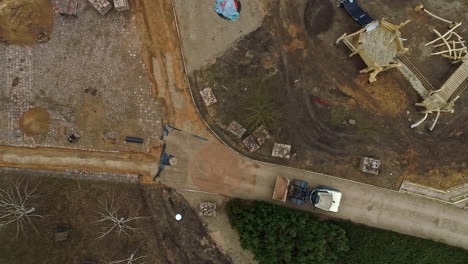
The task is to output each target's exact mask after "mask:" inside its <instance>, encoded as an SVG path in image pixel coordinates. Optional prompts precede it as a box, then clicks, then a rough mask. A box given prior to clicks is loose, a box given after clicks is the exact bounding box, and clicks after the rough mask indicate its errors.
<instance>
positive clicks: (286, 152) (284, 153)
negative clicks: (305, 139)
mask: <svg viewBox="0 0 468 264" xmlns="http://www.w3.org/2000/svg"><path fill="white" fill-rule="evenodd" d="M271 156H273V157H278V158H285V159H289V158H290V157H291V145H287V144H279V143H275V145H274V146H273V152H272V153H271Z"/></svg>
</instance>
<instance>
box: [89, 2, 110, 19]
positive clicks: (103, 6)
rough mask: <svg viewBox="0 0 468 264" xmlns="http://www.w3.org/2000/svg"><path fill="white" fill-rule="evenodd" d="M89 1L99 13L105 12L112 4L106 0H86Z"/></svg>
mask: <svg viewBox="0 0 468 264" xmlns="http://www.w3.org/2000/svg"><path fill="white" fill-rule="evenodd" d="M88 1H89V3H90V4H91V5H92V6H93V7H94V8H95V9H96V10H97V11H98V12H99V13H100V14H101V15H103V16H104V15H105V14H107V13H108V12H109V11H110V10H111V9H112V5H111V3H109V1H107V0H88Z"/></svg>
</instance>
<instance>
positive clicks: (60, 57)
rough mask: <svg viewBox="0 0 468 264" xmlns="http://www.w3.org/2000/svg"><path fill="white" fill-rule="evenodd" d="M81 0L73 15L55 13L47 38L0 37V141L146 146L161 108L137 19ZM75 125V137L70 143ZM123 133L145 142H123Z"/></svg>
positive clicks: (153, 139) (154, 138)
mask: <svg viewBox="0 0 468 264" xmlns="http://www.w3.org/2000/svg"><path fill="white" fill-rule="evenodd" d="M37 2H38V3H44V4H48V5H50V3H52V4H55V1H50V2H49V1H37ZM78 3H79V10H78V13H77V17H70V16H61V15H60V14H54V23H53V30H52V33H51V34H50V40H49V41H47V42H43V43H37V44H35V45H32V46H18V45H13V44H12V45H8V44H4V43H0V80H1V81H0V102H1V104H0V144H2V145H15V146H46V147H65V148H77V149H87V150H112V151H140V152H143V151H147V150H148V149H149V148H150V147H151V146H154V145H157V144H158V138H159V136H160V133H161V127H162V119H163V117H164V108H163V107H162V104H161V102H160V101H158V100H157V99H156V98H155V97H152V83H151V82H150V79H149V77H148V75H147V74H146V73H147V70H146V66H145V65H144V63H143V60H142V56H141V52H142V50H143V49H142V46H143V44H142V41H141V40H140V37H139V33H138V31H137V28H136V22H135V18H134V16H133V15H132V13H131V12H123V13H119V12H116V11H115V10H114V11H113V12H110V13H109V14H108V15H106V16H102V15H100V14H99V13H98V12H97V11H96V10H95V9H94V8H93V7H92V6H91V5H90V4H89V3H88V1H78ZM21 8H22V7H20V8H19V10H22V9H21ZM48 8H49V7H48ZM50 10H51V12H52V11H53V9H52V8H50ZM23 19H27V17H26V18H23ZM23 23H24V24H28V23H32V24H34V21H23ZM73 132H77V133H79V134H80V138H79V140H78V141H76V142H74V143H69V142H68V141H67V137H68V136H69V135H71V134H72V133H73ZM126 136H132V137H140V138H143V139H144V140H145V141H144V143H143V144H124V138H125V137H126Z"/></svg>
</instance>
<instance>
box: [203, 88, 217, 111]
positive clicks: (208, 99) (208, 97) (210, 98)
mask: <svg viewBox="0 0 468 264" xmlns="http://www.w3.org/2000/svg"><path fill="white" fill-rule="evenodd" d="M200 95H201V96H202V98H203V101H204V102H205V105H206V106H210V105H212V104H215V103H216V102H218V100H216V97H215V95H214V93H213V90H211V88H209V87H208V88H205V89H203V90H201V91H200Z"/></svg>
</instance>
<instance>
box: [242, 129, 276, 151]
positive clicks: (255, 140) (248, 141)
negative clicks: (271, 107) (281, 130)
mask: <svg viewBox="0 0 468 264" xmlns="http://www.w3.org/2000/svg"><path fill="white" fill-rule="evenodd" d="M269 138H270V133H268V130H266V128H265V127H264V126H263V125H262V126H259V127H257V129H255V131H254V132H253V133H252V134H251V135H250V136H248V137H246V138H245V139H244V140H243V142H244V145H245V146H246V147H247V148H248V149H249V150H250V151H251V152H255V151H257V150H258V149H259V148H260V147H261V146H262V145H263V144H265V142H266V141H267V140H268V139H269Z"/></svg>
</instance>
